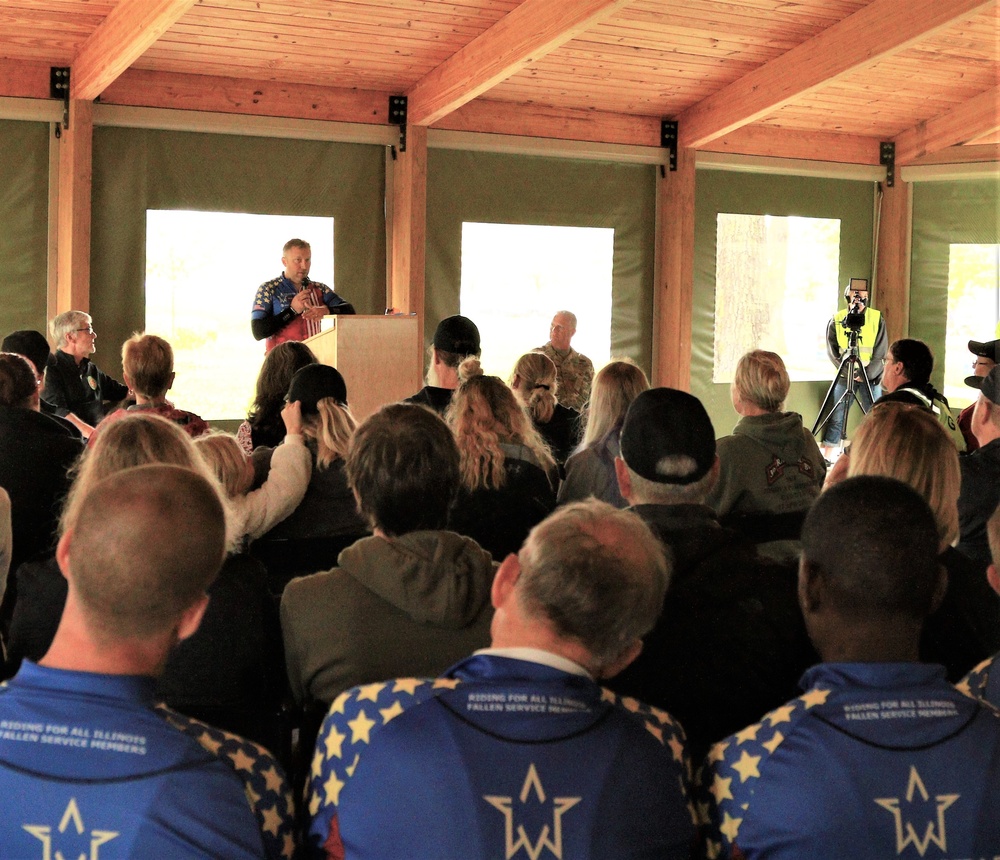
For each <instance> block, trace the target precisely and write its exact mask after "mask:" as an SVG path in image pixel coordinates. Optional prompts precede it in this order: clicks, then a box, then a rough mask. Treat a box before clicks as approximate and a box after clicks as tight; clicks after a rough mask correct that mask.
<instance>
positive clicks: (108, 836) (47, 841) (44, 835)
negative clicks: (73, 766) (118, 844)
mask: <svg viewBox="0 0 1000 860" xmlns="http://www.w3.org/2000/svg"><path fill="white" fill-rule="evenodd" d="M70 822H72V823H73V829H74V830H76V832H77V834H79V835H82V834H83V831H84V826H83V816H81V815H80V807H79V806H77V803H76V798H75V797H71V798H70V799H69V803H68V804H66V811H65V812H64V813H63V817H62V819H61V820H60V822H59V826H58V827H57V828H56V829H57V830H58V831H59V833H65V832H66V828H67V827H69V825H70ZM21 826H22V827H23V828H24V829H25V830H27V831H28V833H30V834H31V835H32V836H34V837H35V839H37V840H38V841H39V842H41V843H42V860H65V858H64V857H63V854H62V852H61V851H59V850H56V851H55V852H54V853H53V851H52V828H51V827H50V826H49V825H47V824H23V825H21ZM117 836H118V833H117V832H116V831H112V830H91V831H90V858H89V860H100V847H101V846H102V845H103V844H104V843H105V842H110V841H111V840H112V839H114V838H116V837H117ZM82 856H83V855H81V857H82Z"/></svg>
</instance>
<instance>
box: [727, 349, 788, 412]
mask: <svg viewBox="0 0 1000 860" xmlns="http://www.w3.org/2000/svg"><path fill="white" fill-rule="evenodd" d="M790 385H791V383H790V381H789V379H788V370H787V369H786V368H785V362H783V361H782V360H781V356H780V355H778V353H776V352H768V351H767V350H763V349H754V350H751V351H750V352H748V353H746V354H745V355H744V356H742V357H741V358H740V360H739V361H738V362H737V363H736V373H735V375H734V376H733V388H734V389H735V390H736V392H737V393H738V394H739V395H740V398H741V399H743V400H745V401H747V402H748V403H752V404H753V405H754V406H756V407H758V408H759V409H763V410H764V411H765V412H779V411H780V410H781V407H782V406H783V405H784V403H785V398H786V397H788V389H789V387H790Z"/></svg>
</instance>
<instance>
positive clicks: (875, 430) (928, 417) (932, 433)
mask: <svg viewBox="0 0 1000 860" xmlns="http://www.w3.org/2000/svg"><path fill="white" fill-rule="evenodd" d="M847 475H848V476H849V477H855V476H857V475H882V476H884V477H886V478H895V479H896V480H898V481H902V482H903V483H904V484H909V485H910V486H911V487H913V489H914V490H916V491H917V492H918V493H919V494H920V495H921V497H922V498H924V499H925V500H926V501H927V503H928V504H929V505H930V508H931V512H932V513H933V514H934V521H935V523H936V524H937V530H938V541H939V542H938V549H939V552H940V553H941V554H940V556H939V561H940V563H941V564H942V565H943V566H944V568H945V569H946V570H947V571H948V590H947V592H946V593H945V596H944V599H943V600H942V602H941V605H940V606H939V607H938V608H937V609H936V610H935V611H934V612H932V613H931V614H930V616H929V617H928V618H927V621H926V622H925V624H924V630H923V635H922V636H921V639H920V659H921V660H923V661H924V662H927V663H943V664H944V666H945V668H946V669H947V671H948V680H950V681H957V680H958V679H959V678H961V677H962V676H963V675H964V674H965V673H966V672H968V671H969V669H971V668H972V667H973V666H975V665H976V664H977V663H978V662H979V661H980V660H982V659H983V658H984V657H987V656H989V655H990V654H992V653H993V652H994V651H996V650H997V649H1000V598H998V597H997V595H996V594H994V593H993V591H992V589H991V588H990V587H989V583H988V582H987V581H986V577H985V576H984V574H983V570H982V569H980V568H979V567H978V566H977V565H975V564H974V563H973V562H971V561H969V559H967V558H966V557H965V556H964V555H962V553H960V552H958V550H956V549H955V548H954V547H953V546H952V544H953V543H954V542H955V539H956V538H957V537H958V489H959V481H960V479H961V476H960V472H959V455H958V452H957V451H956V450H955V445H954V443H953V441H952V439H951V437H950V436H949V434H948V431H947V430H945V429H944V427H943V426H942V425H941V423H940V422H939V421H938V420H937V418H936V416H934V415H932V414H931V413H930V412H929V411H928V410H926V409H923V408H921V407H918V406H912V405H907V404H904V403H892V402H890V403H884V404H883V403H880V404H877V405H876V406H875V407H874V408H873V409H872V411H871V412H869V413H868V415H867V417H866V418H865V420H864V421H863V422H861V424H860V426H859V427H858V431H857V435H856V436H855V437H854V442H853V443H852V445H851V456H850V465H849V469H848V472H847ZM852 528H853V520H852V521H851V522H850V523H845V534H847V535H849V534H850V533H851V529H852Z"/></svg>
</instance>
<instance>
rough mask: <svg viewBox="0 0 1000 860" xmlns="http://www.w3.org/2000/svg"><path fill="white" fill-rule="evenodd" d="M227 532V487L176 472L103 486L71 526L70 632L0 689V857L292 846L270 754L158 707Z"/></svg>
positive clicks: (287, 807) (286, 802) (151, 472)
mask: <svg viewBox="0 0 1000 860" xmlns="http://www.w3.org/2000/svg"><path fill="white" fill-rule="evenodd" d="M225 542H226V534H225V518H224V514H223V508H222V503H221V501H220V498H219V494H218V492H217V491H216V490H215V489H214V488H213V487H212V486H210V485H209V483H208V482H207V481H206V480H205V479H204V478H203V477H201V476H199V475H197V474H195V473H194V472H191V471H189V470H187V469H182V468H179V467H177V466H143V467H139V468H134V469H128V470H125V471H124V472H120V473H118V474H116V475H114V476H112V477H110V478H107V479H105V480H104V481H101V482H100V483H99V484H97V485H96V486H95V487H94V489H93V490H91V491H90V493H89V494H88V496H87V497H86V500H85V502H84V503H83V504H82V505H81V506H80V508H79V511H78V513H77V514H76V515H75V516H74V517H72V521H70V522H68V523H67V524H66V530H65V533H64V534H63V537H62V539H61V540H60V542H59V547H58V550H57V553H56V557H57V559H58V561H59V567H60V569H61V571H62V573H63V575H64V576H65V577H66V579H67V580H68V583H69V593H68V596H67V598H66V606H65V609H64V610H63V614H62V619H61V621H60V623H59V629H58V632H57V633H56V636H55V639H54V640H53V643H52V647H51V648H50V649H49V651H48V653H47V654H46V655H45V657H44V658H43V659H42V660H41V661H40V662H39V663H38V664H35V663H31V662H30V661H25V662H24V664H22V667H21V670H20V671H19V672H18V674H17V675H16V676H15V677H14V679H13V680H11V681H10V682H9V683H8V684H7V685H6V686H5V687H4V688H3V689H2V690H0V726H2V727H3V729H4V730H3V731H2V732H0V791H2V793H3V796H4V798H5V804H6V806H5V809H4V815H3V817H2V820H0V856H3V857H42V856H44V857H49V856H55V857H59V856H66V857H77V856H82V855H84V854H88V846H89V856H90V857H97V856H98V853H100V855H101V856H105V855H107V856H116V857H117V856H120V857H126V856H128V857H177V856H185V857H187V856H199V857H226V858H236V857H272V858H273V857H280V856H286V857H289V858H290V857H291V856H292V852H293V850H294V841H293V835H292V834H293V832H294V829H293V828H294V824H293V820H292V815H291V799H290V797H289V795H288V793H287V790H286V786H285V781H284V777H283V775H282V774H281V772H280V770H279V769H278V768H277V767H276V764H275V762H274V760H273V759H272V758H271V757H270V756H269V755H268V754H267V753H266V752H265V751H264V750H262V749H261V748H260V747H257V746H256V745H254V744H251V743H248V742H246V741H244V740H242V739H241V738H238V737H236V736H235V735H230V734H227V733H225V732H222V731H219V730H217V729H213V728H210V727H209V726H206V725H204V724H202V723H198V722H196V721H194V720H191V719H189V718H187V717H184V716H181V715H180V714H177V713H174V712H172V711H169V710H167V709H165V708H163V707H156V706H154V700H153V692H154V687H155V676H156V675H157V674H159V672H161V671H162V669H163V666H164V663H165V662H166V659H167V655H168V653H169V652H170V650H171V649H172V648H173V646H174V645H176V643H177V642H179V641H181V640H183V639H185V638H186V637H188V636H190V635H191V634H192V633H194V631H195V630H196V629H197V627H198V624H199V623H200V621H201V618H202V615H203V613H204V612H205V608H206V607H207V605H208V596H207V594H206V593H205V589H206V588H207V587H208V585H209V584H210V583H211V581H212V579H213V578H214V577H215V575H216V574H217V573H218V571H219V567H220V565H221V564H222V560H223V557H224V556H225ZM102 846H103V847H102ZM99 849H100V850H99Z"/></svg>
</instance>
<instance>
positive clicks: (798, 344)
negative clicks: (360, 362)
mask: <svg viewBox="0 0 1000 860" xmlns="http://www.w3.org/2000/svg"><path fill="white" fill-rule="evenodd" d="M716 224H717V227H716V239H717V245H716V273H715V283H716V288H715V363H714V367H713V373H712V381H713V382H732V379H733V374H734V373H735V371H736V362H737V361H739V359H740V356H742V355H743V354H744V353H746V352H748V351H749V350H751V349H767V350H771V351H772V352H776V353H778V354H779V355H780V356H781V357H782V359H784V362H785V365H786V366H787V368H788V374H789V376H790V377H791V379H792V381H805V380H827V379H830V378H831V376H832V374H833V369H832V367H831V366H830V361H829V358H828V357H827V353H826V327H827V323H828V322H829V320H830V317H831V316H832V315H833V313H834V312H835V311H836V310H837V302H838V298H839V296H840V294H841V289H840V288H839V287H838V286H837V285H838V281H839V262H840V219H839V218H798V217H777V216H772V215H730V214H725V213H720V214H719V216H718V220H717V222H716Z"/></svg>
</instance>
